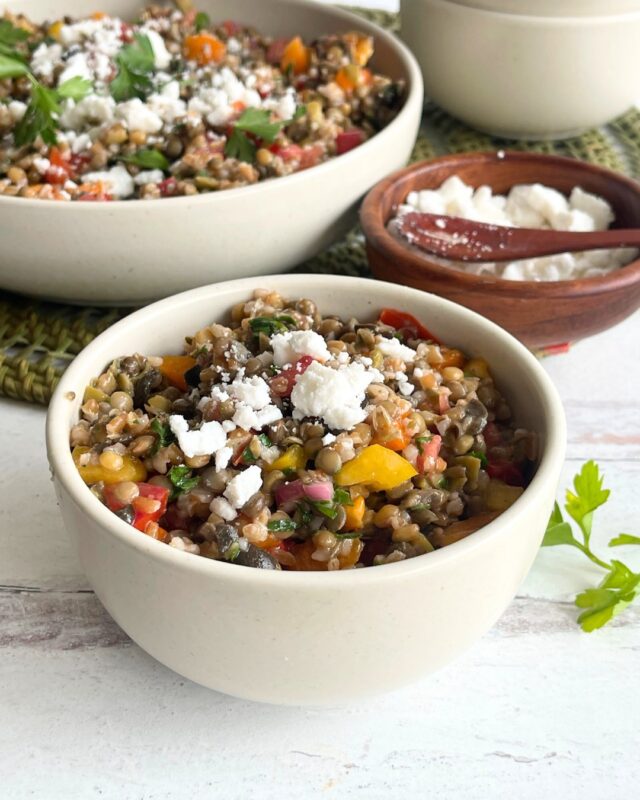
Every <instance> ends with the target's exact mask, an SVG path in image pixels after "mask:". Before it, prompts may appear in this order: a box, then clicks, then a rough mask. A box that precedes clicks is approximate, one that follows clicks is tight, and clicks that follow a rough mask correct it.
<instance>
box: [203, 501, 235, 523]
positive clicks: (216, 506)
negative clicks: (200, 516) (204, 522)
mask: <svg viewBox="0 0 640 800" xmlns="http://www.w3.org/2000/svg"><path fill="white" fill-rule="evenodd" d="M209 510H210V511H212V512H213V513H214V514H217V515H218V516H219V517H222V519H224V520H225V521H226V522H232V521H233V520H234V519H235V518H236V517H237V516H238V512H237V511H236V510H235V508H234V507H233V506H232V505H231V503H230V502H229V501H228V500H226V499H225V498H224V497H216V498H215V499H214V500H212V501H211V504H210V505H209Z"/></svg>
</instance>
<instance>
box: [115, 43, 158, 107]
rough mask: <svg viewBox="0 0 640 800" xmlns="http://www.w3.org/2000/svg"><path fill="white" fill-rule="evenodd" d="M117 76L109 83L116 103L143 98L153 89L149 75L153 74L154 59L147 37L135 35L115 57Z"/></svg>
mask: <svg viewBox="0 0 640 800" xmlns="http://www.w3.org/2000/svg"><path fill="white" fill-rule="evenodd" d="M116 63H117V65H118V74H117V75H116V77H115V78H114V79H113V80H112V81H111V84H110V85H109V91H110V92H111V95H112V97H113V99H114V100H116V102H122V101H123V100H130V99H131V98H132V97H140V98H144V97H146V95H147V94H148V93H149V92H150V91H151V89H152V88H153V86H152V84H151V79H150V78H149V73H151V72H153V70H154V67H155V59H154V56H153V47H152V46H151V42H150V41H149V37H148V36H144V35H143V34H139V33H137V34H136V35H135V41H133V42H132V43H131V44H128V45H125V46H124V47H123V48H122V49H121V50H120V52H119V53H118V55H117V56H116Z"/></svg>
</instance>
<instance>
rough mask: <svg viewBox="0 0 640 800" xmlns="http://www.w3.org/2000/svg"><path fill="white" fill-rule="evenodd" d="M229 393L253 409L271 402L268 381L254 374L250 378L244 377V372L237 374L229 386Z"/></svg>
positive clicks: (258, 408) (256, 409)
mask: <svg viewBox="0 0 640 800" xmlns="http://www.w3.org/2000/svg"><path fill="white" fill-rule="evenodd" d="M229 393H230V395H231V396H232V397H234V398H235V399H236V400H240V401H242V402H243V403H246V405H248V406H249V407H250V408H253V409H254V410H255V411H259V410H260V409H261V408H264V407H265V406H268V405H269V403H270V402H271V394H270V392H269V385H268V383H267V382H266V381H265V380H264V379H263V378H259V377H257V376H255V375H254V376H252V377H251V378H245V377H244V372H242V373H241V374H239V375H238V377H236V379H235V380H234V381H233V383H232V384H231V385H230V386H229Z"/></svg>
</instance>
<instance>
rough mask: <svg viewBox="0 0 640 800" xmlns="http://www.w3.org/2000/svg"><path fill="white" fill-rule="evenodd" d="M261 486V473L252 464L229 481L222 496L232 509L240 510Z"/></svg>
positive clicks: (258, 468)
mask: <svg viewBox="0 0 640 800" xmlns="http://www.w3.org/2000/svg"><path fill="white" fill-rule="evenodd" d="M261 486H262V471H261V469H260V467H258V466H256V465H255V464H253V465H252V466H250V467H248V468H247V469H245V470H243V471H242V472H240V473H238V474H237V475H236V476H235V477H234V478H232V479H231V480H230V481H229V483H228V484H227V488H226V489H225V490H224V496H225V497H226V498H227V500H228V501H229V502H230V503H231V505H232V506H233V507H234V508H242V506H243V505H244V504H245V503H246V502H247V500H249V499H250V498H251V497H253V495H254V494H255V493H256V492H259V491H260V487H261Z"/></svg>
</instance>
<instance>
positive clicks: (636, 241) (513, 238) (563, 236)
mask: <svg viewBox="0 0 640 800" xmlns="http://www.w3.org/2000/svg"><path fill="white" fill-rule="evenodd" d="M394 228H395V229H396V230H397V231H399V232H400V233H401V234H402V235H403V236H405V237H406V238H407V239H408V240H409V242H411V244H414V245H416V247H419V248H420V249H421V250H426V251H428V252H429V253H434V254H436V255H438V256H441V257H442V258H448V259H451V260H452V261H517V260H518V259H522V258H534V257H535V256H549V255H554V254H556V253H568V252H576V251H584V250H600V249H603V248H607V249H609V248H619V247H640V228H639V229H636V228H632V229H627V230H616V229H615V228H614V229H612V230H608V231H593V232H589V233H575V232H574V231H553V230H544V229H538V230H536V229H532V228H508V227H506V226H504V225H488V224H486V223H484V222H473V221H472V220H469V219H463V218H462V217H447V216H444V215H442V214H421V213H419V212H417V211H416V212H410V213H408V214H403V215H402V216H401V217H399V218H398V219H397V220H396V222H395V223H394Z"/></svg>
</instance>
